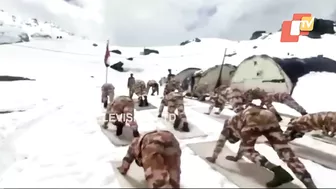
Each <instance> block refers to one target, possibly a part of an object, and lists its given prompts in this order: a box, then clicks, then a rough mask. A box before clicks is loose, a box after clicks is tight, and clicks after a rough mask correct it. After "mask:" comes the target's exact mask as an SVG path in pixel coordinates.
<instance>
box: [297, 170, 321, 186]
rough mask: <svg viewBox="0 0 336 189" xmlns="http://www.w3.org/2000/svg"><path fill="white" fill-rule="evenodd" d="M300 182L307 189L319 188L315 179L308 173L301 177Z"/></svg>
mask: <svg viewBox="0 0 336 189" xmlns="http://www.w3.org/2000/svg"><path fill="white" fill-rule="evenodd" d="M300 180H301V182H302V183H303V184H304V185H305V186H306V187H307V188H317V187H316V185H315V183H314V181H313V179H312V178H311V176H310V174H309V173H308V172H307V171H306V172H305V173H304V174H303V175H302V176H301V179H300Z"/></svg>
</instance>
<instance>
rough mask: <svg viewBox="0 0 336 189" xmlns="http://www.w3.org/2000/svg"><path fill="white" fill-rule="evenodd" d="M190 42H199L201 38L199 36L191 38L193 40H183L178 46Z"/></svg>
mask: <svg viewBox="0 0 336 189" xmlns="http://www.w3.org/2000/svg"><path fill="white" fill-rule="evenodd" d="M190 42H196V43H199V42H201V40H200V39H199V38H195V39H193V40H187V41H183V42H182V43H180V46H183V45H186V44H188V43H190Z"/></svg>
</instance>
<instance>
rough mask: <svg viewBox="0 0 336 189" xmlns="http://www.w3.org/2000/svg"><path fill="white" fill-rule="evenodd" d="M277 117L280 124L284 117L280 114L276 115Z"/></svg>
mask: <svg viewBox="0 0 336 189" xmlns="http://www.w3.org/2000/svg"><path fill="white" fill-rule="evenodd" d="M275 116H276V117H277V120H278V122H281V121H282V117H281V116H280V114H279V113H276V114H275Z"/></svg>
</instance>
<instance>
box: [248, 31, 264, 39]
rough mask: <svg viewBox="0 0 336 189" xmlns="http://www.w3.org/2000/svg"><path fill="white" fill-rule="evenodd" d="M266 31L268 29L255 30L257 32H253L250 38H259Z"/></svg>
mask: <svg viewBox="0 0 336 189" xmlns="http://www.w3.org/2000/svg"><path fill="white" fill-rule="evenodd" d="M264 33H266V31H255V32H253V33H252V36H251V37H250V40H254V39H258V38H259V37H261V36H262V34H264Z"/></svg>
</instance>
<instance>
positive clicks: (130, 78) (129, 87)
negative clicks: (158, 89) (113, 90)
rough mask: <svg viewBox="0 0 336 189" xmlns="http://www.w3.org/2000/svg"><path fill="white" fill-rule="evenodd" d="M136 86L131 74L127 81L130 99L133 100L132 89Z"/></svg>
mask: <svg viewBox="0 0 336 189" xmlns="http://www.w3.org/2000/svg"><path fill="white" fill-rule="evenodd" d="M134 84H135V79H134V77H133V74H132V73H131V74H130V77H129V78H128V80H127V88H128V93H129V97H130V98H132V96H133V93H132V87H133V85H134Z"/></svg>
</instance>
